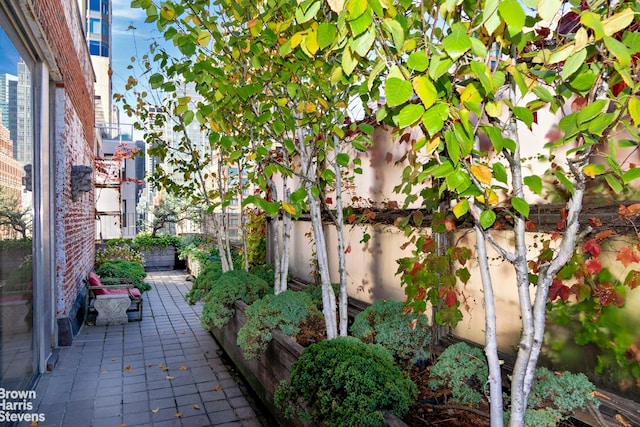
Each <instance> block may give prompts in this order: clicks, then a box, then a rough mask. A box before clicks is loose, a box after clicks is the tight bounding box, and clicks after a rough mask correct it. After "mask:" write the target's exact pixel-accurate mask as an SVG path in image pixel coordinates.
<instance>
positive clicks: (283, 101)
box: [277, 98, 289, 107]
mask: <svg viewBox="0 0 640 427" xmlns="http://www.w3.org/2000/svg"><path fill="white" fill-rule="evenodd" d="M287 102H289V100H288V99H287V98H279V99H278V101H277V103H278V106H280V107H284V106H285V105H287Z"/></svg>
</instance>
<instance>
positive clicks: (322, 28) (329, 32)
mask: <svg viewBox="0 0 640 427" xmlns="http://www.w3.org/2000/svg"><path fill="white" fill-rule="evenodd" d="M337 35H338V29H337V28H336V26H335V24H332V23H329V22H323V23H322V24H320V25H318V46H320V49H324V48H325V47H327V46H329V45H331V43H333V41H334V40H335V39H336V36H337Z"/></svg>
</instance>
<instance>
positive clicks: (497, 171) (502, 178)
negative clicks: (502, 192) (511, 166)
mask: <svg viewBox="0 0 640 427" xmlns="http://www.w3.org/2000/svg"><path fill="white" fill-rule="evenodd" d="M493 177H494V178H495V179H496V181H498V182H503V183H505V184H506V183H507V182H508V179H509V178H508V175H507V169H506V168H505V167H504V165H503V164H502V163H500V162H495V163H494V164H493Z"/></svg>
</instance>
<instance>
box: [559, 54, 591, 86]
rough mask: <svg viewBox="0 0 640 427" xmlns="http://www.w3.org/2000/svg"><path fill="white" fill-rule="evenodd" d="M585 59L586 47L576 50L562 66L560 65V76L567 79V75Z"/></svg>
mask: <svg viewBox="0 0 640 427" xmlns="http://www.w3.org/2000/svg"><path fill="white" fill-rule="evenodd" d="M585 59H587V49H580V50H579V51H578V52H576V53H574V54H573V55H571V56H569V57H568V58H567V60H566V61H565V62H564V67H562V74H561V75H562V78H563V79H564V80H567V79H569V77H571V75H572V74H573V73H575V72H576V71H578V69H579V68H580V67H581V66H582V64H584V61H585Z"/></svg>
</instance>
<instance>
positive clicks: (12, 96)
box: [0, 70, 18, 151]
mask: <svg viewBox="0 0 640 427" xmlns="http://www.w3.org/2000/svg"><path fill="white" fill-rule="evenodd" d="M16 71H17V70H16ZM17 99H18V76H15V75H13V74H4V73H3V74H0V110H2V126H4V127H5V128H6V129H8V130H9V135H10V138H11V141H15V140H16V138H17V137H18V122H17V113H18V101H17ZM12 151H13V148H12Z"/></svg>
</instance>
